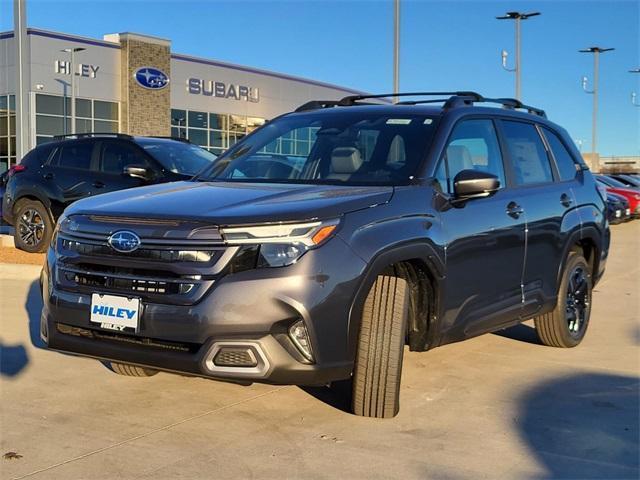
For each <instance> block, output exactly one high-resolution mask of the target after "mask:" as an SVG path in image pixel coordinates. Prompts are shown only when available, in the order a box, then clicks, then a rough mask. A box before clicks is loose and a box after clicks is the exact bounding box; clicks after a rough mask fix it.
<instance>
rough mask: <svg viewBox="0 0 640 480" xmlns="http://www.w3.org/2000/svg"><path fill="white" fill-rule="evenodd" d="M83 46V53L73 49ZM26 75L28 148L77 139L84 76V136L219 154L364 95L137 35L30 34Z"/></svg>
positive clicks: (11, 132)
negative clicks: (154, 141)
mask: <svg viewBox="0 0 640 480" xmlns="http://www.w3.org/2000/svg"><path fill="white" fill-rule="evenodd" d="M16 44H17V41H16V39H15V35H14V33H13V32H12V31H9V32H3V33H0V121H2V118H3V117H4V118H6V119H8V120H7V125H8V128H5V129H0V171H4V170H6V169H7V168H8V167H9V166H10V165H13V164H15V163H16V130H15V120H14V119H13V117H14V116H15V111H16V110H15V105H16V97H15V96H16V93H17V87H16V61H15V59H16V58H17V56H16V53H15V51H16V47H17V45H16ZM71 48H81V49H83V50H81V51H78V52H76V53H75V55H74V59H73V63H72V59H71V55H70V54H69V53H66V52H64V50H65V49H71ZM22 71H23V73H24V75H25V77H26V81H25V82H24V85H26V86H28V97H29V98H28V99H29V101H28V102H25V105H26V116H27V117H28V122H27V125H26V127H25V128H24V131H23V132H22V139H23V140H24V141H25V142H24V143H25V144H26V147H27V150H28V149H30V148H32V147H34V146H35V145H36V144H39V143H43V142H47V141H50V140H51V139H52V138H53V137H54V136H55V135H64V134H70V133H71V132H72V128H71V125H72V119H71V108H70V97H71V91H70V85H71V76H72V75H74V76H75V85H76V108H75V122H74V123H75V132H77V133H83V132H92V131H93V132H123V133H130V134H133V135H160V136H176V137H183V138H188V139H189V140H190V141H191V142H193V143H195V144H197V145H200V146H202V147H204V148H206V149H208V150H210V151H211V152H213V153H216V154H219V153H221V152H222V151H223V150H225V149H227V148H229V147H230V146H231V145H233V144H234V143H235V142H237V141H238V140H239V139H240V138H242V137H243V136H245V135H247V134H248V133H250V132H251V131H253V130H254V129H256V128H258V127H259V126H261V125H263V124H264V123H265V122H266V121H268V120H269V119H272V118H274V117H276V116H278V115H280V114H282V113H284V112H288V111H291V110H293V109H295V108H296V107H298V106H299V105H301V104H303V103H305V102H307V101H309V100H312V99H318V98H320V99H323V100H324V99H326V100H331V99H338V98H342V97H343V96H346V95H352V94H357V93H361V92H359V91H356V90H352V89H349V88H343V87H339V86H336V85H331V84H327V83H324V82H319V81H316V80H312V79H307V78H301V77H296V76H292V75H288V74H284V73H278V72H271V71H266V70H262V69H258V68H254V67H251V66H246V65H236V64H233V63H228V62H221V61H218V60H214V59H209V58H201V57H194V56H190V55H185V54H181V53H175V52H173V51H172V50H171V41H170V40H168V39H164V38H157V37H151V36H148V35H141V34H136V33H119V34H112V35H105V36H104V37H103V38H102V39H96V38H87V37H81V36H77V35H70V34H67V33H60V32H51V31H45V30H40V29H35V28H29V29H27V48H26V52H24V55H23V62H22Z"/></svg>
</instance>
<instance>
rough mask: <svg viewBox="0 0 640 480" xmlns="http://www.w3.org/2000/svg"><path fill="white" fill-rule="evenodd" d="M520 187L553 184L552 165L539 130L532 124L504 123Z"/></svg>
mask: <svg viewBox="0 0 640 480" xmlns="http://www.w3.org/2000/svg"><path fill="white" fill-rule="evenodd" d="M502 125H503V130H504V134H505V137H506V141H507V148H508V150H509V154H510V157H511V163H512V166H513V171H514V174H515V181H516V183H517V184H518V185H529V184H535V183H547V182H553V174H552V173H551V164H550V163H549V157H548V156H547V151H546V150H545V148H544V144H543V143H542V139H541V138H540V135H539V134H538V130H537V129H536V127H534V126H533V125H532V124H530V123H523V122H512V121H509V120H503V121H502Z"/></svg>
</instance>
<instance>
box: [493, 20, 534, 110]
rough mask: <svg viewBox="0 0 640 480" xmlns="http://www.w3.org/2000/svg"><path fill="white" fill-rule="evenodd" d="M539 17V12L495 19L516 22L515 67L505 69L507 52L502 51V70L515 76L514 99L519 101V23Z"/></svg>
mask: <svg viewBox="0 0 640 480" xmlns="http://www.w3.org/2000/svg"><path fill="white" fill-rule="evenodd" d="M538 15H540V12H531V13H522V12H507V13H506V14H505V15H503V16H502V17H496V18H497V19H498V20H515V21H516V65H515V67H514V68H509V67H507V57H508V56H509V52H507V51H506V50H502V68H504V69H505V70H506V71H507V72H514V73H515V74H516V98H517V99H518V100H520V96H521V94H520V74H521V68H520V65H521V63H520V22H521V21H522V20H527V19H528V18H530V17H535V16H538Z"/></svg>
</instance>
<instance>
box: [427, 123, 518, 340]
mask: <svg viewBox="0 0 640 480" xmlns="http://www.w3.org/2000/svg"><path fill="white" fill-rule="evenodd" d="M469 169H473V170H480V171H484V172H487V173H491V174H494V175H496V176H497V177H498V178H499V180H500V185H501V188H500V189H499V190H498V191H497V192H496V193H495V194H493V195H491V196H489V197H485V198H478V199H473V200H468V201H466V202H464V203H459V204H451V203H450V202H447V203H445V204H443V206H442V208H441V211H440V214H441V218H442V222H443V225H444V230H445V232H446V237H447V240H446V265H447V278H446V280H445V288H444V292H443V302H444V304H443V308H444V316H443V328H444V331H443V334H444V337H445V338H444V341H445V342H449V341H455V340H460V339H462V338H465V337H468V336H473V335H477V334H480V333H483V332H486V331H488V330H491V329H494V328H496V327H497V326H499V325H501V324H507V323H511V322H513V321H514V320H517V319H519V315H520V307H521V301H522V295H521V288H520V282H521V279H522V270H523V265H524V255H525V243H524V242H525V236H524V234H525V232H524V229H525V227H524V218H523V214H522V211H521V207H520V204H519V195H518V192H517V191H516V190H514V189H512V188H509V185H508V184H507V181H506V180H507V176H506V174H505V169H504V165H503V152H502V150H501V147H500V143H499V142H498V137H497V134H496V128H495V123H494V121H493V120H492V119H490V118H473V119H463V120H461V121H459V122H458V123H457V124H456V125H455V126H454V128H453V131H452V134H451V136H450V138H449V140H448V143H447V146H446V148H445V150H444V152H443V153H442V156H441V159H440V162H439V165H438V168H437V170H436V179H437V180H438V183H439V184H440V186H441V188H442V191H443V193H444V194H445V195H446V196H448V197H449V198H451V197H452V194H453V179H454V178H455V176H456V174H457V173H458V172H460V171H461V170H469Z"/></svg>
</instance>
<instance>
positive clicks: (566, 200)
mask: <svg viewBox="0 0 640 480" xmlns="http://www.w3.org/2000/svg"><path fill="white" fill-rule="evenodd" d="M560 203H561V204H562V206H563V207H565V208H569V207H570V206H571V205H572V204H573V200H571V197H570V196H569V195H567V194H566V193H563V194H562V195H560Z"/></svg>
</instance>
